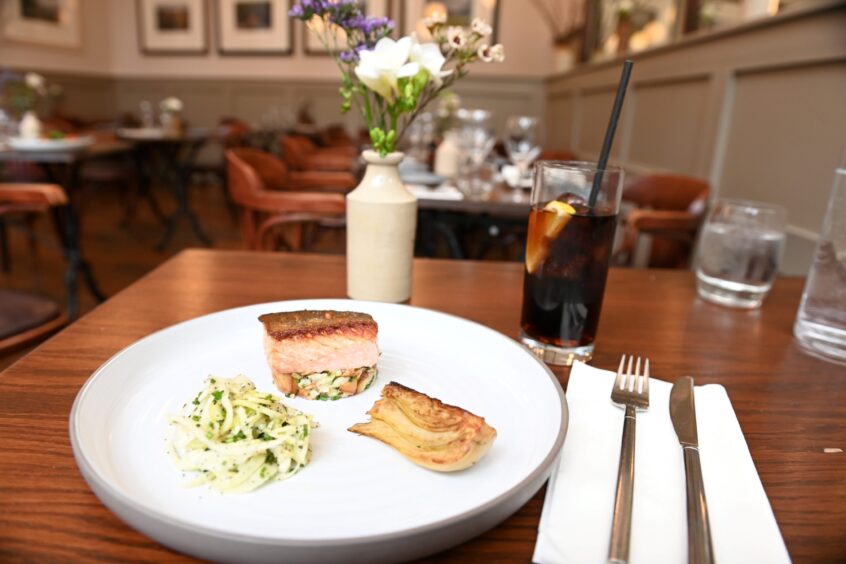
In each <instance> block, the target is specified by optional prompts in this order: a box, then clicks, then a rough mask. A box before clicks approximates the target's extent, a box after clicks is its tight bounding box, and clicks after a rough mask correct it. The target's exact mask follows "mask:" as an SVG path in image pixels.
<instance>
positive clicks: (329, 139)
mask: <svg viewBox="0 0 846 564" xmlns="http://www.w3.org/2000/svg"><path fill="white" fill-rule="evenodd" d="M320 142H321V144H322V145H323V147H347V148H348V149H347V150H348V151H351V152H352V153H353V155H357V154H358V153H359V149H358V147H356V142H355V140H354V139H353V138H352V137H351V136H350V134H349V132H348V131H347V129H346V128H345V127H344V126H343V125H341V124H333V125H329V126H327V127H326V129H324V130H323V131H321V132H320Z"/></svg>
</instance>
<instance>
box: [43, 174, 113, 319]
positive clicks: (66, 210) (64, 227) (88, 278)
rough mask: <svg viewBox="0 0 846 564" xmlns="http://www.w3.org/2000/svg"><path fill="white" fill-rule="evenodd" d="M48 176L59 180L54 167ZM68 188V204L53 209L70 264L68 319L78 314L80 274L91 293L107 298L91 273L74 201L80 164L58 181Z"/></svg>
mask: <svg viewBox="0 0 846 564" xmlns="http://www.w3.org/2000/svg"><path fill="white" fill-rule="evenodd" d="M47 174H48V177H49V178H50V179H51V182H57V179H56V177H57V175H56V173H55V171H54V170H53V169H52V168H49V167H48V168H47ZM58 183H60V184H62V185H63V186H64V187H65V192H67V195H68V205H66V206H62V207H61V208H54V212H55V213H54V218H55V219H56V224H57V227H58V231H59V233H60V239H61V241H62V247H63V249H64V253H65V260H66V261H67V267H66V268H65V293H66V300H67V314H68V318H69V319H75V318H76V316H77V313H78V309H79V305H78V303H77V277H78V275H79V274H80V273H81V274H82V278H83V280H84V281H85V284H86V286H88V290H89V291H90V292H91V295H93V296H94V297H95V298H96V299H97V301H98V302H102V301H103V300H105V299H106V297H105V295H104V294H103V293H102V292H101V291H100V288H99V287H98V286H97V281H96V280H95V279H94V274H93V273H92V272H91V267H90V266H89V264H88V261H86V260H85V259H84V258H83V256H82V249H81V246H80V241H79V240H80V233H79V231H80V229H79V218H78V217H77V214H76V210H75V209H74V207H73V203H74V201H75V200H76V198H75V195H76V190H77V187H78V183H79V164H78V163H71V164H69V165H68V166H67V172H66V174H65V178H64V182H58Z"/></svg>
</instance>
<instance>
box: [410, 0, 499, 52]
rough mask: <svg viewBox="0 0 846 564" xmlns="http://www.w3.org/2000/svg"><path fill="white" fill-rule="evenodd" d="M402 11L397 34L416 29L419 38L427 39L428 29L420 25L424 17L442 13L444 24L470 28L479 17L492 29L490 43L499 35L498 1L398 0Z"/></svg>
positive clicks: (494, 41)
mask: <svg viewBox="0 0 846 564" xmlns="http://www.w3.org/2000/svg"><path fill="white" fill-rule="evenodd" d="M400 5H401V6H402V10H403V12H404V13H403V14H401V15H400V19H401V20H402V24H401V26H402V27H401V29H400V33H401V34H402V35H408V34H410V33H411V32H414V31H416V32H417V36H418V37H419V38H420V39H421V40H422V41H428V40H429V39H430V36H429V30H427V29H426V26H424V25H423V18H425V17H427V16H431V15H432V14H434V13H437V12H440V13H445V14H446V17H447V25H457V26H461V27H467V28H469V27H470V23H471V22H472V21H473V18H482V19H483V20H485V21H486V22H487V23H489V24H490V26H491V27H492V28H493V34H492V35H491V43H496V42H497V41H498V39H497V38H498V36H499V29H498V28H499V1H498V0H437V1H429V0H403V1H402V2H400Z"/></svg>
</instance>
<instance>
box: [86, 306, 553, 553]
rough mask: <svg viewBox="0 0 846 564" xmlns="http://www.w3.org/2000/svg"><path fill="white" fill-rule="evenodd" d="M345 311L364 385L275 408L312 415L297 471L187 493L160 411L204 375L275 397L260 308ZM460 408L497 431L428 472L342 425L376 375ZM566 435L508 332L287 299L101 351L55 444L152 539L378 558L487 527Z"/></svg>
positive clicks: (363, 401)
mask: <svg viewBox="0 0 846 564" xmlns="http://www.w3.org/2000/svg"><path fill="white" fill-rule="evenodd" d="M300 309H336V310H354V311H363V312H367V313H370V314H371V315H372V316H373V317H374V319H375V320H376V322H377V323H378V324H379V346H380V348H381V351H382V356H381V358H380V360H379V376H378V379H377V380H376V383H375V384H374V385H373V386H371V388H370V389H369V390H367V391H366V392H364V393H362V394H360V395H358V396H354V397H351V398H346V399H342V400H338V401H334V402H321V401H309V400H305V399H301V398H294V399H286V400H285V401H286V403H289V404H291V405H293V406H294V407H296V408H297V409H301V410H303V411H306V412H308V413H312V414H314V417H315V419H316V421H318V422H319V424H320V427H319V428H318V429H317V430H316V431H315V432H314V434H313V443H312V445H313V457H312V461H311V463H310V464H309V465H308V466H307V467H306V468H305V469H303V470H302V471H301V472H300V473H299V474H297V475H295V476H293V477H292V478H290V479H288V480H285V481H282V482H273V483H271V484H269V485H266V486H264V487H262V488H260V489H259V490H256V491H255V492H252V493H249V494H242V495H222V494H218V493H216V492H214V491H213V490H210V489H208V488H203V487H200V488H195V489H186V488H184V487H183V484H184V482H185V480H186V477H185V476H183V475H182V474H181V473H180V472H178V471H177V470H176V469H175V468H174V467H173V466H172V464H171V461H170V459H169V458H168V457H167V455H166V453H165V442H164V440H165V437H166V436H167V434H168V425H167V422H166V415H167V414H168V413H175V412H177V411H178V410H179V409H180V406H181V405H182V404H183V403H184V402H185V401H186V400H188V399H190V398H191V397H193V396H194V395H195V394H196V393H197V391H198V390H199V389H200V388H201V387H202V383H203V380H204V379H205V378H206V377H207V376H208V375H209V374H215V375H219V376H224V377H232V376H235V375H236V374H238V373H244V374H246V375H247V376H248V377H250V378H251V379H252V380H253V381H254V382H255V383H256V385H257V387H258V389H260V390H263V391H274V392H275V391H276V390H275V388H274V386H273V383H272V379H271V376H270V369H269V368H268V366H267V364H266V362H265V357H264V352H263V349H262V331H263V330H262V326H261V323H259V322H258V320H257V319H256V318H257V317H258V316H259V315H260V314H262V313H267V312H273V311H290V310H300ZM392 380H393V381H396V382H400V383H402V384H404V385H406V386H409V387H411V388H414V389H416V390H419V391H421V392H424V393H427V394H429V395H430V396H433V397H436V398H439V399H441V400H443V401H445V402H447V403H451V404H454V405H459V406H461V407H463V408H465V409H467V410H469V411H471V412H473V413H476V414H477V415H481V416H483V417H485V419H486V420H487V421H488V422H489V423H490V424H491V425H492V426H493V427H494V428H495V429H496V430H497V433H498V436H497V439H496V441H495V442H494V444H493V447H492V448H491V450H490V451H489V452H488V454H487V455H486V456H485V457H484V458H483V459H482V460H481V461H480V462H479V463H478V464H476V465H475V466H473V467H471V468H469V469H467V470H465V471H462V472H457V473H451V474H442V473H437V472H432V471H430V470H426V469H424V468H421V467H419V466H417V465H415V464H413V463H411V462H409V461H408V460H406V459H405V458H403V457H402V456H400V455H399V454H398V453H397V452H395V451H394V450H393V449H391V448H389V447H387V446H386V445H384V444H382V443H380V442H378V441H376V440H373V439H370V438H367V437H361V436H358V435H354V434H352V433H349V432H348V431H346V429H347V427H349V426H350V425H352V424H353V423H356V422H359V421H366V420H367V416H366V415H365V413H366V411H367V410H368V409H369V408H370V406H371V405H372V404H373V403H374V402H375V401H376V400H377V399H378V398H379V393H380V390H381V389H382V387H383V386H384V385H385V384H386V383H388V382H390V381H392ZM566 428H567V408H566V403H565V401H564V394H563V391H562V390H561V387H560V385H559V384H558V382H557V380H556V379H555V377H554V376H553V375H552V373H551V372H550V371H549V369H547V367H546V366H545V365H543V364H541V363H540V362H538V361H537V360H536V359H535V358H534V357H533V356H532V355H531V354H530V353H528V352H527V351H526V350H525V349H524V348H523V347H522V346H520V345H519V344H517V343H516V342H515V341H513V340H512V339H509V338H508V337H506V336H504V335H502V334H500V333H497V332H496V331H493V330H491V329H489V328H487V327H484V326H482V325H479V324H476V323H473V322H470V321H467V320H464V319H461V318H458V317H453V316H450V315H446V314H443V313H438V312H434V311H430V310H425V309H420V308H415V307H410V306H401V305H393V304H382V303H373V302H357V301H350V300H302V301H288V302H278V303H269V304H261V305H254V306H249V307H244V308H238V309H233V310H227V311H223V312H219V313H215V314H211V315H207V316H204V317H200V318H197V319H193V320H190V321H186V322H184V323H180V324H178V325H174V326H173V327H169V328H167V329H164V330H162V331H159V332H157V333H154V334H152V335H150V336H148V337H146V338H144V339H141V340H140V341H137V342H136V343H134V344H133V345H131V346H129V347H128V348H126V349H124V350H123V351H121V352H119V353H118V354H116V355H115V356H113V357H112V358H111V359H110V360H109V361H108V362H106V363H105V364H104V365H103V366H101V367H100V368H99V369H98V370H97V371H96V372H95V373H94V374H93V375H92V376H91V378H90V379H89V380H88V382H87V383H86V384H85V386H83V388H82V389H81V390H80V392H79V394H78V395H77V398H76V401H75V403H74V406H73V410H72V412H71V419H70V436H71V443H72V445H73V451H74V456H75V457H76V460H77V464H78V466H79V468H80V470H81V472H82V474H83V476H84V477H85V479H86V481H87V482H88V484H89V485H90V486H91V488H92V490H94V492H95V493H96V494H97V496H98V497H99V498H100V499H101V501H103V503H104V504H105V505H106V506H107V507H109V508H110V509H111V510H112V511H114V512H115V513H116V514H117V515H118V516H120V517H121V518H122V519H124V520H125V521H126V522H127V523H129V524H130V525H131V526H133V527H135V528H136V529H138V530H140V531H141V532H143V533H145V534H147V535H148V536H150V537H152V538H153V539H156V540H157V541H159V542H161V543H163V544H165V545H168V546H170V547H173V548H175V549H177V550H180V551H184V552H187V553H190V554H193V555H195V556H199V557H204V558H210V559H214V560H240V561H274V560H279V559H285V560H297V561H311V562H318V561H336V562H338V561H350V560H362V559H363V560H367V561H388V560H406V559H410V558H415V557H420V556H424V555H426V554H431V553H433V552H436V551H439V550H443V549H445V548H448V547H450V546H453V545H455V544H458V543H460V542H463V541H465V540H467V539H468V538H471V537H473V536H475V535H478V534H480V533H481V532H483V531H484V530H486V529H488V528H490V527H492V526H494V525H495V524H497V523H499V522H500V521H502V520H503V519H504V518H506V517H507V516H508V515H510V514H511V513H513V512H514V511H516V510H517V509H518V508H520V507H521V506H522V505H523V504H524V503H525V502H526V501H527V500H528V499H529V498H530V497H531V496H532V495H534V493H535V492H536V491H537V490H538V489H539V488H540V486H541V485H542V484H543V482H544V481H545V480H546V478H547V477H548V475H549V471H550V465H551V463H552V461H553V460H554V458H555V456H556V455H557V453H558V451H559V449H560V447H561V444H562V443H563V441H564V435H565V432H566Z"/></svg>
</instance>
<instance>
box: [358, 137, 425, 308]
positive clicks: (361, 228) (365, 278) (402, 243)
mask: <svg viewBox="0 0 846 564" xmlns="http://www.w3.org/2000/svg"><path fill="white" fill-rule="evenodd" d="M362 156H363V158H364V161H365V162H366V163H367V170H366V171H365V173H364V178H362V180H361V183H360V184H359V185H358V186H357V187H356V189H355V190H353V191H352V192H350V193H349V194H347V294H348V295H349V297H351V298H353V299H356V300H373V301H380V302H394V303H399V302H405V301H408V300H409V298H411V264H412V259H413V258H414V234H415V229H416V227H417V198H415V197H414V195H413V194H411V192H409V191H408V190H407V189H406V188H405V186H404V185H403V183H402V180H401V179H400V175H399V168H398V166H399V163H400V161H402V159H403V154H402V153H398V152H397V153H390V154H388V155H385V156H384V157H382V156H380V155H379V153H377V152H376V151H364V153H363V154H362Z"/></svg>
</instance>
